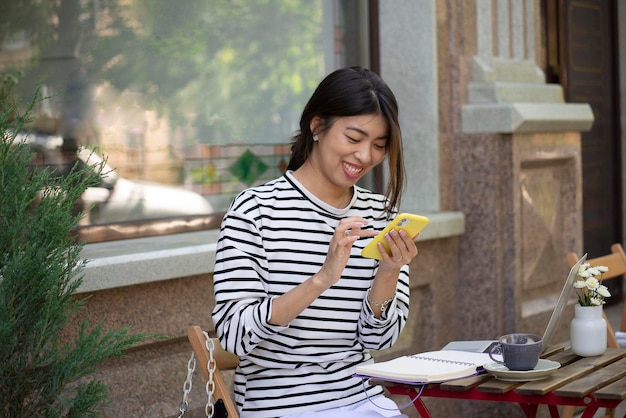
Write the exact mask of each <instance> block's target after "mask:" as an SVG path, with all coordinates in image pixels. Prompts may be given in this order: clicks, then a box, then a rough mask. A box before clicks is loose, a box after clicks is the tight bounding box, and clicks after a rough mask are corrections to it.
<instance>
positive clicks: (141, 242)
mask: <svg viewBox="0 0 626 418" xmlns="http://www.w3.org/2000/svg"><path fill="white" fill-rule="evenodd" d="M420 213H421V212H420ZM424 215H425V216H428V217H429V219H430V223H429V225H428V226H427V227H426V228H425V229H424V231H423V232H422V233H421V234H420V237H419V238H418V240H417V241H418V242H419V241H427V240H434V239H443V238H448V237H452V236H457V235H462V234H463V233H464V232H465V217H464V215H463V214H462V213H459V212H438V213H425V214H424ZM218 236H219V231H218V230H216V229H214V230H210V231H199V232H188V233H184V234H173V235H164V236H159V237H148V238H136V239H129V240H120V241H109V242H102V243H96V244H88V245H86V246H85V247H84V248H83V251H82V253H81V256H82V258H83V259H84V260H87V265H86V267H85V270H84V271H83V283H82V285H81V286H80V287H79V289H78V293H84V292H94V291H98V290H105V289H113V288H118V287H124V286H131V285H137V284H144V283H151V282H157V281H161V280H171V279H176V278H180V277H187V276H193V275H197V274H207V273H212V272H213V267H214V264H215V248H216V243H217V238H218Z"/></svg>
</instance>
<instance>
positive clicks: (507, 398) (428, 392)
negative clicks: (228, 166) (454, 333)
mask: <svg viewBox="0 0 626 418" xmlns="http://www.w3.org/2000/svg"><path fill="white" fill-rule="evenodd" d="M543 357H544V358H547V359H550V360H554V361H558V362H559V363H561V367H560V368H559V369H557V370H555V371H554V372H553V373H551V374H550V375H549V376H548V377H546V378H545V379H542V380H536V381H532V382H507V381H502V380H498V379H496V378H494V377H492V376H491V375H489V374H486V373H484V374H479V375H476V376H471V377H467V378H463V379H457V380H451V381H448V382H444V383H440V384H429V385H427V386H425V387H424V389H423V391H422V393H421V395H420V396H418V393H419V390H420V389H421V386H415V385H406V384H397V383H392V382H386V381H381V380H372V382H373V383H377V384H380V385H383V386H385V387H386V388H387V390H388V391H389V392H390V393H392V394H394V395H406V396H409V397H411V399H414V400H413V405H414V406H415V408H416V409H417V411H418V412H419V414H420V416H422V417H423V418H429V417H431V414H430V412H429V411H428V409H427V408H426V406H425V405H424V403H423V402H422V397H424V396H430V397H437V398H448V399H470V400H477V401H495V402H513V403H517V404H519V405H520V407H521V408H522V409H523V410H524V412H525V413H526V416H527V417H536V416H537V409H538V407H539V405H547V406H548V408H549V411H550V416H551V417H553V418H558V417H559V416H560V415H559V411H558V408H557V407H558V406H564V405H574V406H580V407H585V410H584V412H583V415H582V418H591V417H593V415H594V414H595V412H596V411H597V410H598V409H599V408H615V407H616V406H617V405H619V404H620V402H622V401H623V400H624V399H625V398H626V350H624V349H617V348H608V349H607V351H606V352H605V353H604V354H602V355H601V356H597V357H579V356H577V355H575V354H573V353H572V352H571V351H570V350H563V348H562V347H555V348H554V349H551V350H549V352H548V353H547V354H546V355H544V356H543Z"/></svg>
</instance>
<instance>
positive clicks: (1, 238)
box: [0, 96, 147, 418]
mask: <svg viewBox="0 0 626 418" xmlns="http://www.w3.org/2000/svg"><path fill="white" fill-rule="evenodd" d="M35 103H36V100H34V101H32V102H31V103H30V104H28V105H27V106H26V107H27V111H26V113H24V114H20V113H19V112H16V110H15V105H14V104H13V101H12V100H11V99H10V98H9V96H3V97H0V342H1V343H0V415H1V416H2V417H5V418H14V417H90V416H97V413H98V411H99V410H101V409H102V407H103V406H104V404H105V401H106V386H105V385H104V384H103V383H101V382H97V381H93V379H91V378H90V377H89V374H90V373H92V372H93V371H94V366H95V365H96V364H97V363H98V362H100V361H102V360H104V359H107V358H109V357H112V356H119V355H121V354H122V353H123V352H124V350H126V349H128V348H130V347H131V346H133V345H134V344H135V343H137V342H139V341H142V340H144V339H146V338H147V337H146V336H144V335H133V334H130V333H129V330H128V329H123V330H112V331H105V330H104V327H103V325H102V324H99V325H96V326H90V324H89V323H88V322H87V320H86V319H83V320H82V322H81V324H80V325H79V327H78V328H79V329H78V330H68V329H67V327H68V324H70V323H71V322H70V321H69V320H70V318H71V316H72V315H80V314H81V313H82V312H83V309H84V305H83V301H82V300H80V299H78V298H76V297H75V296H73V293H74V292H75V291H76V290H77V288H78V287H79V286H80V284H81V282H82V275H81V272H82V269H83V268H84V261H82V260H81V259H80V250H81V248H82V245H81V244H77V243H76V242H75V239H74V238H73V237H72V231H73V230H74V228H75V227H76V225H77V223H78V220H79V219H80V217H81V214H80V213H78V212H76V210H75V207H74V202H75V201H76V200H77V199H78V198H79V197H80V195H81V194H82V193H83V191H84V190H85V189H86V188H87V187H88V186H90V185H94V184H96V183H97V181H98V173H99V172H100V171H101V169H102V168H101V167H92V168H95V170H93V172H91V174H90V170H89V167H86V168H75V169H73V170H72V171H71V173H70V174H69V175H68V176H66V177H57V176H55V175H54V173H52V172H50V171H47V170H45V169H35V168H34V166H33V165H32V164H31V163H32V158H33V155H32V153H31V151H30V148H29V146H28V145H27V144H24V143H18V142H17V141H16V139H15V133H16V132H19V131H20V130H22V129H23V127H24V124H25V123H27V121H28V120H27V118H28V114H29V112H30V110H32V108H33V106H34V105H35ZM94 172H95V173H94ZM68 335H75V337H73V339H71V338H69V337H68Z"/></svg>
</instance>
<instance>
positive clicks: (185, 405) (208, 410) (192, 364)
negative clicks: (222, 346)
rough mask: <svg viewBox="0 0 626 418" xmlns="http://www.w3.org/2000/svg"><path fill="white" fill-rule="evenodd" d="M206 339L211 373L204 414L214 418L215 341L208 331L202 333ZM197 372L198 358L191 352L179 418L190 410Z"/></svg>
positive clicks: (208, 364) (208, 367)
mask: <svg viewBox="0 0 626 418" xmlns="http://www.w3.org/2000/svg"><path fill="white" fill-rule="evenodd" d="M202 333H203V334H204V338H205V340H206V341H205V346H206V348H207V351H208V352H209V361H208V363H207V365H206V366H207V370H208V371H209V379H208V380H207V382H206V394H207V403H206V406H205V407H204V412H205V414H206V416H207V417H208V418H212V417H213V414H214V413H215V403H214V402H213V393H214V392H215V381H214V380H213V376H214V374H215V370H217V362H216V361H215V356H214V353H215V344H214V343H213V340H212V339H211V338H209V334H207V332H206V331H202ZM195 370H196V356H195V355H194V353H193V351H192V352H191V357H189V361H188V362H187V378H186V379H185V383H184V384H183V400H182V402H181V403H180V405H179V406H178V410H179V411H180V415H178V418H183V417H184V416H185V412H187V409H189V393H190V392H191V388H192V387H193V383H192V377H193V373H194V371H195Z"/></svg>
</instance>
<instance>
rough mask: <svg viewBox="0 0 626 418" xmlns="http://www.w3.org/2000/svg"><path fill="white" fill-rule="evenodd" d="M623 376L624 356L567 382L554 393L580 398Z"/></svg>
mask: <svg viewBox="0 0 626 418" xmlns="http://www.w3.org/2000/svg"><path fill="white" fill-rule="evenodd" d="M624 376H626V358H623V359H621V360H619V361H616V362H615V363H611V364H609V365H607V366H606V367H603V368H601V369H599V370H595V371H593V372H592V373H590V374H588V375H586V376H584V377H582V378H580V379H578V380H576V381H574V382H571V383H568V384H567V385H564V386H562V387H560V388H558V389H557V390H555V391H554V393H555V394H556V395H558V396H567V397H574V398H581V397H583V396H587V395H588V394H590V393H592V392H594V391H596V390H599V389H601V388H602V387H604V386H606V385H608V384H610V383H613V382H615V381H617V380H619V379H621V378H622V377H624Z"/></svg>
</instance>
